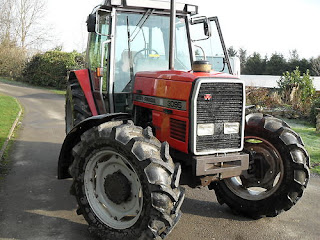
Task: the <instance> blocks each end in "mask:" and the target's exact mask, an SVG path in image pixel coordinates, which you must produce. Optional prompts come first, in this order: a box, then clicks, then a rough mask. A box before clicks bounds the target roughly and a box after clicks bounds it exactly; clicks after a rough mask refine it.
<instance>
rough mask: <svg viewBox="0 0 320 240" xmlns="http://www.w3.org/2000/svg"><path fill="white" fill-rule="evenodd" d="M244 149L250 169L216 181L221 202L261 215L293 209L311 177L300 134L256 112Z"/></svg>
mask: <svg viewBox="0 0 320 240" xmlns="http://www.w3.org/2000/svg"><path fill="white" fill-rule="evenodd" d="M244 151H245V152H247V153H249V155H250V163H249V169H248V170H247V171H244V172H242V175H241V176H239V177H233V178H229V179H224V180H222V181H220V182H217V183H214V185H213V186H212V188H214V190H215V193H216V196H217V199H218V202H219V203H220V204H223V203H226V204H227V205H228V206H229V207H230V208H231V209H232V210H233V212H234V213H236V214H242V215H244V216H247V217H251V218H254V219H258V218H261V217H265V216H266V217H274V216H277V215H278V214H279V213H281V212H282V211H287V210H289V209H290V208H291V207H292V206H293V205H295V204H296V203H297V201H298V200H299V199H300V198H301V196H302V194H303V191H304V189H305V188H306V186H307V183H308V180H309V156H308V153H307V151H306V150H305V148H304V144H303V142H302V140H301V138H300V137H299V135H298V134H297V133H296V132H294V131H293V130H292V129H290V127H289V126H288V125H287V124H286V123H285V122H284V121H282V120H280V119H277V118H274V117H271V116H266V115H263V114H259V113H255V114H250V115H248V116H247V117H246V127H245V143H244Z"/></svg>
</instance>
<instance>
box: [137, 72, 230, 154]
mask: <svg viewBox="0 0 320 240" xmlns="http://www.w3.org/2000/svg"><path fill="white" fill-rule="evenodd" d="M199 77H206V78H207V77H211V78H236V77H235V76H232V75H229V74H225V73H221V72H211V73H204V72H192V71H190V72H182V71H175V70H172V71H160V72H139V73H137V74H136V77H135V83H134V90H133V93H134V94H136V95H143V96H151V97H157V98H161V99H171V100H179V101H185V102H186V110H183V111H182V110H177V109H172V108H168V107H164V106H159V105H155V104H151V103H146V102H141V101H134V102H133V104H134V105H136V106H140V107H143V108H147V109H151V110H152V123H153V126H154V127H155V130H156V137H157V138H158V139H159V140H160V141H161V142H163V141H167V142H168V143H169V144H170V146H171V147H172V148H174V149H176V150H179V151H181V152H184V153H188V152H189V148H188V146H189V143H188V141H189V126H190V112H191V111H190V109H189V107H190V99H191V93H192V85H193V82H194V81H195V80H196V79H197V78H199Z"/></svg>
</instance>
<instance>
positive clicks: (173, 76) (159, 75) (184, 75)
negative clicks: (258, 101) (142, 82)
mask: <svg viewBox="0 0 320 240" xmlns="http://www.w3.org/2000/svg"><path fill="white" fill-rule="evenodd" d="M141 77H142V78H152V79H163V80H172V81H182V82H193V81H194V80H196V79H197V78H199V77H201V78H203V77H205V78H206V77H210V78H232V79H237V77H236V76H234V75H230V74H227V73H222V72H215V71H211V72H210V73H206V72H194V71H188V72H185V71H178V70H168V71H152V72H138V73H136V78H141Z"/></svg>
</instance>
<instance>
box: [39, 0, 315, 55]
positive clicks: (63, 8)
mask: <svg viewBox="0 0 320 240" xmlns="http://www.w3.org/2000/svg"><path fill="white" fill-rule="evenodd" d="M182 1H183V0H182ZM182 1H181V2H182ZM101 2H102V1H101V0H47V3H48V4H47V6H48V7H47V13H46V18H45V19H44V24H46V25H47V26H48V35H49V36H50V38H51V41H50V42H48V44H47V45H46V46H45V47H46V48H47V49H50V48H54V47H56V46H63V50H64V51H72V50H77V51H84V50H85V48H86V42H87V32H86V23H85V21H86V18H87V16H88V14H90V13H91V11H92V9H93V8H94V7H95V6H96V5H98V4H100V3H101ZM184 2H186V3H193V4H194V2H197V4H198V5H199V15H202V16H203V15H205V16H208V17H210V16H218V18H219V22H220V25H221V28H222V33H223V36H224V40H225V43H226V45H227V47H230V46H233V47H234V48H235V49H239V48H243V49H246V50H247V52H248V54H249V55H250V54H252V53H253V52H254V51H256V52H259V53H260V54H261V55H262V56H265V55H267V56H269V57H270V56H271V54H272V53H275V52H277V53H281V54H283V55H284V56H285V57H286V58H289V57H290V55H289V52H290V51H292V50H294V49H296V50H297V52H298V54H299V57H300V58H307V59H309V58H311V57H318V56H320V47H319V45H320V44H319V43H320V31H319V30H318V28H319V27H318V25H319V23H320V14H319V12H320V0H264V1H262V0H223V1H221V0H220V1H218V0H198V1H195V0H184Z"/></svg>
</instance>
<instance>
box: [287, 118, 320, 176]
mask: <svg viewBox="0 0 320 240" xmlns="http://www.w3.org/2000/svg"><path fill="white" fill-rule="evenodd" d="M284 120H285V121H286V122H287V123H288V124H289V125H290V126H291V127H292V129H293V130H294V131H296V132H297V133H299V135H300V136H301V138H302V139H303V141H304V144H305V147H306V149H307V151H308V153H309V154H310V164H311V171H312V172H314V173H317V174H320V133H317V132H316V128H315V127H313V126H312V125H311V124H310V123H309V122H307V121H303V120H292V119H284Z"/></svg>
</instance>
